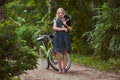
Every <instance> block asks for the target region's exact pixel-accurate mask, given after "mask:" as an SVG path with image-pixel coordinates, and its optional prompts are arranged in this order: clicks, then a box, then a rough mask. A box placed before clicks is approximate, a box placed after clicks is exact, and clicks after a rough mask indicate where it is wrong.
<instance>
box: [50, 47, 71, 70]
mask: <svg viewBox="0 0 120 80" xmlns="http://www.w3.org/2000/svg"><path fill="white" fill-rule="evenodd" d="M48 61H49V63H50V65H51V67H52V68H53V69H54V70H56V71H58V70H59V67H58V62H57V59H56V54H55V53H54V51H53V49H51V50H50V51H49V54H48ZM66 61H67V65H66V67H65V71H68V70H69V69H70V67H71V60H70V56H69V54H67V60H66Z"/></svg>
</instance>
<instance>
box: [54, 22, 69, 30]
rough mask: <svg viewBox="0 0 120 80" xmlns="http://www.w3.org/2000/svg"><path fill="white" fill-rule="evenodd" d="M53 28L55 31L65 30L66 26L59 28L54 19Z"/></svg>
mask: <svg viewBox="0 0 120 80" xmlns="http://www.w3.org/2000/svg"><path fill="white" fill-rule="evenodd" d="M53 30H55V31H65V32H67V28H59V27H57V24H56V21H55V20H54V23H53Z"/></svg>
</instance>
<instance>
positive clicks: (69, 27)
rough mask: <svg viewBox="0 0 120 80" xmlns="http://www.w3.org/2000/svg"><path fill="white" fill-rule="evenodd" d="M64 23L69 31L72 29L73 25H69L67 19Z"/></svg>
mask: <svg viewBox="0 0 120 80" xmlns="http://www.w3.org/2000/svg"><path fill="white" fill-rule="evenodd" d="M63 24H64V25H65V26H66V27H67V29H68V30H69V31H72V27H71V26H68V25H67V24H66V21H63Z"/></svg>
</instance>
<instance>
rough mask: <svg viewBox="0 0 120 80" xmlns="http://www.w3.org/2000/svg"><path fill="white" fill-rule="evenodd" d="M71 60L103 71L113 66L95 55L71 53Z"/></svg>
mask: <svg viewBox="0 0 120 80" xmlns="http://www.w3.org/2000/svg"><path fill="white" fill-rule="evenodd" d="M71 60H72V61H73V62H75V63H78V64H80V65H85V66H89V67H92V68H96V69H99V70H104V71H110V70H112V68H113V66H112V64H111V63H109V62H108V61H104V60H101V59H100V58H97V57H95V56H88V55H87V56H86V55H76V54H71Z"/></svg>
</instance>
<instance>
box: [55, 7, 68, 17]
mask: <svg viewBox="0 0 120 80" xmlns="http://www.w3.org/2000/svg"><path fill="white" fill-rule="evenodd" d="M59 11H62V12H63V14H64V15H66V14H67V13H66V11H65V10H64V9H63V8H58V9H57V12H56V18H59V17H58V12H59Z"/></svg>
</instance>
